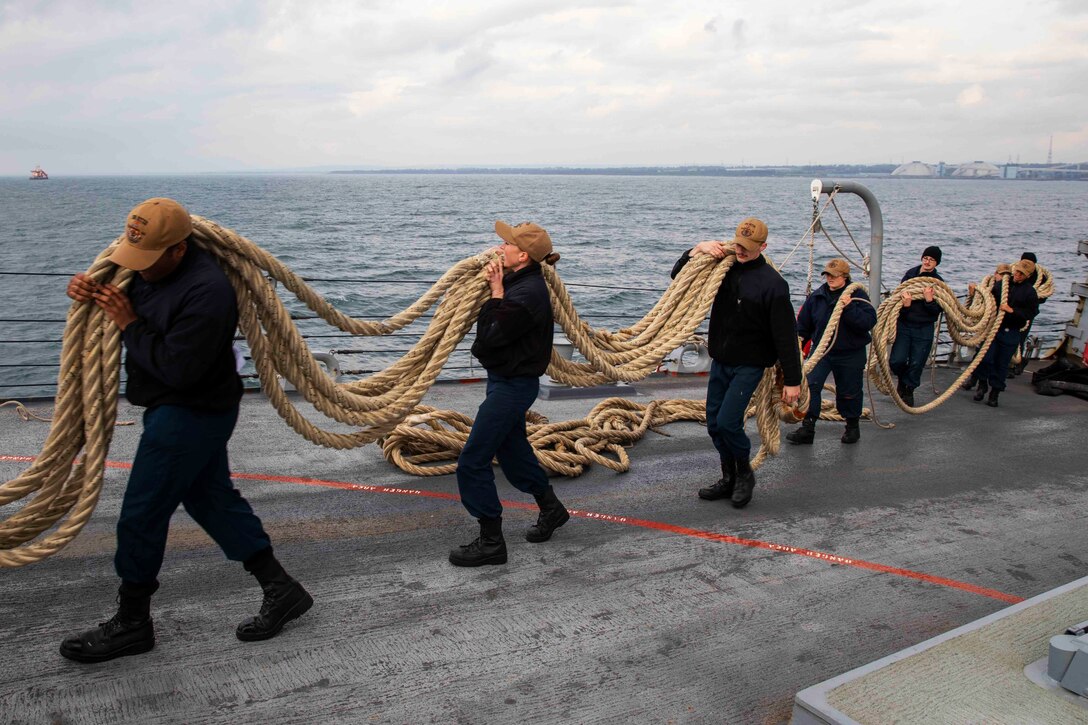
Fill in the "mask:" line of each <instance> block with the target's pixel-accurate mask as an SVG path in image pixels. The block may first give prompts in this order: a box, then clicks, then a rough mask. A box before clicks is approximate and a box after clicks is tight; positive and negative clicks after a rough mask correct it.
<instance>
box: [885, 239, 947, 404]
mask: <svg viewBox="0 0 1088 725" xmlns="http://www.w3.org/2000/svg"><path fill="white" fill-rule="evenodd" d="M940 263H941V248H940V247H938V246H929V247H926V248H925V250H924V251H923V252H922V263H921V264H919V265H918V266H916V267H911V268H910V269H908V270H907V272H906V274H904V275H903V279H902V280H901V281H902V282H906V281H907V280H908V279H913V278H915V277H935V278H936V279H939V280H941V281H942V282H943V281H944V278H943V277H941V275H940V274H938V272H937V265H938V264H940ZM900 294H901V296H902V298H903V307H902V309H900V310H899V320H898V322H897V323H896V327H895V343H894V344H893V345H892V351H891V354H890V355H889V356H888V364H889V366H890V367H891V370H892V372H893V373H894V374H895V375H896V377H898V378H899V384H898V386H897V387H896V392H897V393H899V397H900V398H902V399H903V402H904V403H906V404H907V405H909V406H911V407H912V408H913V407H914V389H915V388H917V387H918V386H919V385H920V384H921V382H922V369H923V368H924V367H925V364H926V358H928V357H929V349H930V347H932V345H933V323H934V322H936V321H937V318H938V317H940V316H941V306H940V305H939V304H938V303H937V302H936V300H935V299H934V291H933V288H932V287H926V288H925V289H924V290H923V299H920V300H912V299H911V296H910V293H909V292H906V291H903V292H902V293H900Z"/></svg>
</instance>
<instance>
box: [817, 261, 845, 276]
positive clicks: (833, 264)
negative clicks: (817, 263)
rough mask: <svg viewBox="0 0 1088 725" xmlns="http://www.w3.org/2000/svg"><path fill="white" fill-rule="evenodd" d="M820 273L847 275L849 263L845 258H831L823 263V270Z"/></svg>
mask: <svg viewBox="0 0 1088 725" xmlns="http://www.w3.org/2000/svg"><path fill="white" fill-rule="evenodd" d="M820 274H830V275H834V276H835V277H849V276H850V264H849V263H847V261H846V260H845V259H832V260H831V261H830V262H828V263H827V264H825V265H824V271H823V272H820Z"/></svg>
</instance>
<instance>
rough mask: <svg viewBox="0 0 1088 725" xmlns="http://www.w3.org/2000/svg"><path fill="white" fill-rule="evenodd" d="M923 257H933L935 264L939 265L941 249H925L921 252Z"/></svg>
mask: <svg viewBox="0 0 1088 725" xmlns="http://www.w3.org/2000/svg"><path fill="white" fill-rule="evenodd" d="M922 256H923V257H933V258H934V259H936V260H937V264H940V263H941V248H940V247H926V248H925V250H924V251H923V252H922Z"/></svg>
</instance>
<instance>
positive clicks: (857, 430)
mask: <svg viewBox="0 0 1088 725" xmlns="http://www.w3.org/2000/svg"><path fill="white" fill-rule="evenodd" d="M839 440H841V441H842V442H843V443H857V442H858V441H860V440H861V427H860V426H859V425H858V419H857V418H847V419H846V430H845V431H843V434H842V438H840V439H839Z"/></svg>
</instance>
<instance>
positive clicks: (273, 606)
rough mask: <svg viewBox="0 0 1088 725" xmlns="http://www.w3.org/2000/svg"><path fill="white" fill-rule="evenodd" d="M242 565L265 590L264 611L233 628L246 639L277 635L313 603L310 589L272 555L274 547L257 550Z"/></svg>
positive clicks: (241, 637)
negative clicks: (293, 577)
mask: <svg viewBox="0 0 1088 725" xmlns="http://www.w3.org/2000/svg"><path fill="white" fill-rule="evenodd" d="M242 565H243V566H244V567H245V568H246V571H248V572H249V573H250V574H252V575H253V576H254V577H256V578H257V581H258V582H259V583H260V585H261V589H262V590H263V591H264V599H263V600H262V601H261V611H260V612H258V613H257V616H255V617H250V618H249V619H247V620H245V621H244V622H242V623H241V624H239V625H238V628H237V629H236V630H235V631H234V633H235V635H237V637H238V639H240V640H242V641H243V642H257V641H259V640H262V639H271V638H272V637H275V636H276V635H277V634H279V633H280V630H281V629H283V625H285V624H287V623H288V622H290V621H291V620H293V619H298V618H299V617H301V616H302V615H303V614H305V613H306V612H308V611H309V610H310V607H312V606H313V605H314V598H313V597H311V596H310V594H309V592H307V591H306V590H305V589H303V588H302V585H301V584H299V583H298V582H297V581H295V580H294V579H292V578H291V576H290V575H289V574H288V573H287V572H286V571H284V569H283V566H282V565H281V564H280V562H279V561H278V560H277V559H276V557H275V556H274V555H273V554H272V547H268V548H267V549H264V550H263V551H259V552H257V553H256V554H254V555H253V556H251V557H250V558H248V559H246V561H245V562H244V563H243V564H242Z"/></svg>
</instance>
